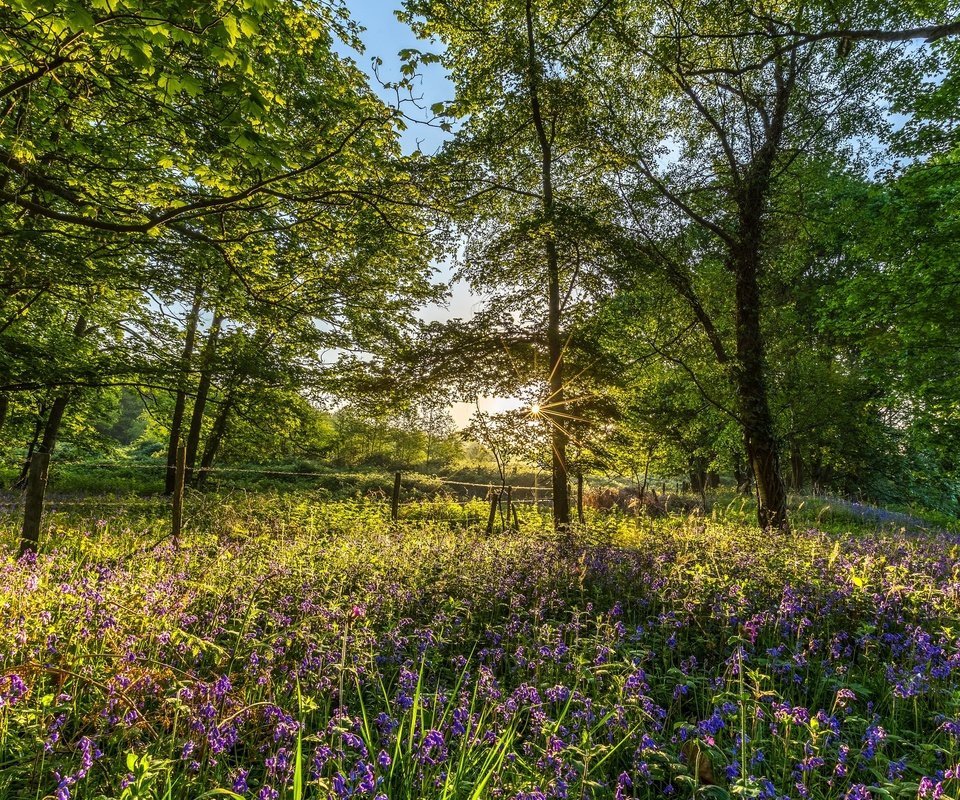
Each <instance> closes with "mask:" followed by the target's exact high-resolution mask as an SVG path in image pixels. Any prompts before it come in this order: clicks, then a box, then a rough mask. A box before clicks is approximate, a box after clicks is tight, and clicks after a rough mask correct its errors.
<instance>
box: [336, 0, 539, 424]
mask: <svg viewBox="0 0 960 800" xmlns="http://www.w3.org/2000/svg"><path fill="white" fill-rule="evenodd" d="M346 3H347V8H349V9H350V14H351V16H352V17H353V18H354V19H355V20H356V21H357V22H359V23H360V24H361V25H362V26H363V27H364V28H366V30H365V31H364V32H363V34H362V35H361V38H362V39H363V43H364V45H365V47H366V50H365V52H364V53H363V54H362V55H356V54H353V57H354V58H355V59H356V61H357V64H358V65H359V66H360V67H362V68H363V69H365V70H366V71H367V72H371V59H372V58H374V57H379V58H381V59H382V60H383V66H382V67H380V68H379V73H380V78H381V80H384V81H391V80H397V79H398V78H399V77H400V64H401V61H400V58H399V57H398V55H397V53H398V52H399V51H400V50H402V49H404V48H416V49H418V50H423V51H434V52H435V51H436V49H437V47H438V45H436V44H430V43H429V42H423V41H420V40H419V39H417V37H416V36H414V35H413V32H412V31H411V30H410V29H409V28H408V27H407V26H406V25H404V24H403V23H401V22H400V21H398V20H397V18H396V16H395V15H394V13H393V12H394V9H396V8H398V7H399V5H400V0H346ZM421 73H422V74H421V76H420V77H419V79H418V94H420V95H421V97H420V101H419V104H420V105H421V106H423V107H424V108H425V109H429V107H430V105H431V104H433V103H436V102H439V101H441V100H451V99H453V84H452V83H451V82H450V81H449V80H448V79H447V77H446V73H445V71H444V70H443V68H442V67H440V66H439V65H436V64H432V65H429V66H427V67H423V68H422V69H421ZM372 85H373V87H374V88H375V89H376V88H377V83H376V81H373V82H372ZM381 95H382V96H383V98H384V100H386V101H387V102H390V103H392V102H395V100H396V94H395V93H389V92H383V91H381ZM408 113H409V114H410V115H411V116H412V115H413V110H412V109H411V110H410V111H409V112H408ZM423 113H424V116H427V117H428V116H429V111H426V112H423ZM447 135H448V134H445V133H443V132H442V131H441V130H439V129H438V128H433V127H429V126H426V125H416V124H411V125H410V127H409V128H408V130H406V131H405V132H404V134H403V138H402V142H403V147H404V150H405V151H407V152H412V151H413V150H415V149H416V148H417V147H419V148H420V150H422V151H423V152H424V153H433V152H435V151H436V150H437V148H439V147H440V145H441V144H442V143H443V140H444V138H445V137H446V136H447ZM438 277H439V278H441V279H449V277H450V273H449V270H448V269H445V268H442V267H441V268H440V274H439V276H438ZM480 303H482V298H480V297H477V296H475V295H472V294H471V293H470V290H469V288H468V287H467V286H466V285H465V284H463V283H458V284H455V285H454V286H453V287H452V292H451V297H450V301H449V304H448V305H447V307H445V308H444V307H439V306H429V307H427V308H425V309H424V310H423V312H422V317H423V318H424V319H427V320H447V319H452V318H457V317H459V318H461V319H464V318H468V317H470V316H472V314H473V311H474V308H475V307H479V304H480ZM479 404H480V407H481V408H482V409H483V410H484V411H494V412H496V411H504V410H506V409H508V408H515V407H517V406H518V405H520V403H519V401H518V400H516V399H514V398H503V397H481V398H479ZM475 408H476V406H475V405H474V404H472V403H454V404H453V405H452V407H451V408H450V412H451V414H452V415H453V418H454V421H455V422H456V424H457V425H458V426H463V425H465V424H466V423H467V421H468V420H469V418H470V415H471V414H472V413H473V411H474V410H475Z"/></svg>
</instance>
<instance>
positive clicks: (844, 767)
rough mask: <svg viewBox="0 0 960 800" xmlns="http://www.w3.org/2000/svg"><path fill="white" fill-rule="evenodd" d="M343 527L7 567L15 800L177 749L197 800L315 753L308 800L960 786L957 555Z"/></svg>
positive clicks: (285, 774) (375, 517)
mask: <svg viewBox="0 0 960 800" xmlns="http://www.w3.org/2000/svg"><path fill="white" fill-rule="evenodd" d="M335 512H336V513H335ZM321 513H322V514H326V515H327V517H326V518H325V519H326V521H325V522H324V523H323V526H324V527H323V535H322V536H318V537H315V538H310V537H309V536H305V538H304V539H303V540H302V541H298V540H297V539H296V537H294V538H292V539H291V540H290V541H289V542H284V543H281V544H278V543H277V541H276V538H275V537H274V536H273V535H272V529H271V528H269V526H267V525H266V524H265V519H264V518H263V517H264V515H262V514H254V513H253V511H251V516H250V517H249V518H248V519H247V520H246V521H245V523H244V526H245V527H244V529H245V530H247V531H252V533H250V534H249V535H247V536H245V537H242V538H236V537H230V536H227V535H224V536H223V537H222V538H221V540H220V541H219V542H217V543H216V546H212V545H210V544H209V542H207V543H206V544H205V543H204V540H203V539H202V537H198V540H197V543H196V546H195V547H194V546H191V547H184V548H183V549H182V550H177V549H175V548H173V547H172V546H170V545H162V546H161V547H160V548H159V549H157V550H154V551H151V552H150V554H149V557H148V556H147V555H146V554H144V557H142V558H139V559H137V558H134V559H130V560H126V561H124V560H119V559H115V558H109V557H107V556H106V554H105V555H104V557H103V559H102V560H98V559H97V558H93V557H90V554H89V553H86V551H84V552H85V553H86V554H85V555H84V558H83V559H82V560H80V559H78V558H77V557H76V553H73V552H72V551H69V550H64V551H62V552H59V553H54V554H52V555H50V556H41V557H39V558H37V559H31V560H26V561H22V562H19V563H17V562H16V561H14V560H13V559H12V557H8V558H7V561H6V562H5V563H3V564H2V566H0V587H2V592H3V595H2V600H3V602H0V622H2V623H3V625H2V626H0V630H2V631H3V632H2V633H0V636H2V639H0V725H2V726H5V727H4V728H3V734H4V736H5V739H4V741H6V742H11V741H13V742H16V743H17V744H16V747H17V748H19V752H18V754H17V759H18V761H17V763H20V764H23V765H24V766H23V768H22V770H21V771H20V772H19V773H16V774H14V775H13V776H12V777H10V778H8V780H10V781H12V783H11V784H10V785H11V786H12V789H11V790H10V791H12V792H13V795H11V796H16V793H17V792H18V791H20V790H21V789H24V790H25V787H27V786H28V785H29V781H31V780H34V777H33V776H34V775H35V774H39V773H37V770H41V771H45V772H43V777H42V780H43V786H42V787H41V791H42V792H45V793H47V794H50V795H53V796H54V797H56V798H57V800H67V799H68V798H83V797H94V796H96V795H97V794H106V795H108V796H109V795H110V793H111V792H115V791H116V788H115V787H117V786H120V785H121V782H123V781H128V782H129V780H130V778H129V777H128V776H127V773H126V770H125V769H122V768H121V767H120V766H117V765H121V764H123V763H124V758H125V755H126V754H127V753H131V752H133V753H149V754H151V755H152V756H153V757H154V758H157V759H165V758H167V756H168V754H169V753H171V752H172V753H174V754H175V755H176V756H177V757H176V758H175V759H174V760H173V763H172V765H171V769H172V770H173V771H174V774H175V775H176V778H177V780H179V781H181V782H182V783H181V785H183V786H189V787H190V790H189V791H190V793H193V794H202V793H203V792H204V791H209V790H211V789H214V788H218V787H230V788H232V791H234V792H237V793H238V794H241V795H243V796H245V797H251V798H252V797H256V798H260V799H261V800H275V799H276V798H278V797H280V796H281V795H284V794H285V793H289V791H288V790H289V787H290V786H291V785H292V782H293V780H294V771H295V763H296V755H295V754H296V752H297V748H298V747H301V748H302V751H303V759H302V760H303V774H302V776H301V777H302V778H303V780H304V781H305V784H306V787H307V792H308V796H318V797H328V796H329V797H334V798H348V797H349V798H370V799H371V800H376V798H385V797H407V796H432V795H433V794H437V793H439V792H440V791H441V788H440V787H443V786H446V785H448V784H450V783H451V782H453V783H455V782H456V781H458V780H464V781H466V782H467V783H469V781H470V780H476V779H477V771H479V770H482V769H483V765H484V764H488V765H489V764H498V765H499V766H498V768H497V769H496V770H495V771H494V772H491V774H490V775H489V776H488V778H487V779H488V781H489V785H488V786H489V794H490V796H491V797H495V798H530V800H533V798H536V799H537V800H539V798H544V800H546V799H547V798H568V797H579V796H582V795H584V793H585V792H586V793H588V794H589V795H590V796H596V797H598V798H614V799H615V800H620V798H628V797H651V798H652V797H663V796H666V797H686V796H689V791H690V790H689V785H690V784H689V783H688V782H685V781H682V780H678V779H677V776H678V775H687V776H689V775H690V774H691V771H692V769H693V765H692V764H691V763H690V760H689V758H687V756H686V753H688V752H690V751H689V750H685V749H684V748H689V747H690V746H691V743H695V744H696V747H697V748H699V751H700V752H702V753H703V754H704V757H705V758H707V759H708V761H709V764H710V766H711V768H712V775H713V778H712V780H715V781H716V782H718V783H720V784H722V785H723V786H724V787H726V788H728V789H730V788H731V787H734V786H740V787H742V788H743V790H744V793H745V794H747V795H753V796H757V797H760V798H765V800H781V799H782V798H784V797H811V798H817V799H819V798H831V799H832V798H842V799H843V800H863V799H864V798H868V797H870V796H871V791H870V789H869V788H868V787H870V786H871V785H876V784H877V782H882V781H883V780H886V781H887V783H888V784H890V785H895V784H897V783H898V782H902V781H904V780H908V779H910V777H911V776H916V775H919V774H920V772H919V771H922V772H923V774H922V775H921V776H920V777H919V778H916V780H918V782H919V791H918V797H922V798H926V797H930V798H934V799H935V800H936V798H939V797H941V796H943V795H944V794H945V793H946V792H947V791H948V789H951V784H950V781H954V780H956V768H955V767H949V768H947V764H948V763H949V762H948V761H947V757H948V753H950V752H954V751H955V748H956V741H957V739H958V738H960V723H958V722H957V719H958V718H960V708H958V707H957V706H956V705H955V704H956V700H955V698H956V697H957V696H958V695H957V690H958V688H960V680H958V677H960V649H958V643H957V641H956V638H955V637H953V636H951V635H950V634H948V633H946V631H949V630H952V629H957V628H958V627H960V612H958V603H960V585H958V584H957V578H956V576H957V575H958V574H960V572H958V564H957V560H956V556H955V555H951V554H955V553H956V547H955V545H956V544H957V542H956V541H954V539H953V538H951V537H950V536H949V535H947V534H943V535H935V534H924V535H914V534H909V533H905V532H904V533H894V532H885V533H883V534H875V535H864V536H859V537H851V538H849V539H842V540H834V539H832V538H830V537H828V536H826V535H824V534H822V533H820V532H818V531H798V532H796V533H795V534H793V536H794V539H793V540H792V542H791V546H790V547H789V548H783V547H782V546H781V545H780V544H778V543H777V542H776V541H774V540H771V538H770V537H762V536H757V535H751V534H750V533H749V532H744V531H740V530H738V531H736V534H735V535H734V534H733V533H731V532H730V531H725V530H724V529H723V528H721V527H711V525H707V526H699V527H691V528H686V529H680V528H669V527H668V528H665V529H664V530H662V531H660V532H659V533H658V535H657V537H655V538H653V539H647V538H645V539H643V540H642V541H638V540H636V539H635V538H632V537H634V536H636V534H635V533H634V532H633V530H632V529H625V530H624V531H623V532H622V533H621V534H619V535H618V537H617V538H614V539H613V540H612V541H606V542H605V543H603V544H591V543H588V542H583V543H580V544H577V543H572V544H571V543H563V544H561V543H558V542H556V541H555V540H553V539H551V538H550V537H548V536H540V535H533V534H531V535H528V536H515V535H512V536H503V537H498V536H494V537H491V538H484V537H479V536H471V535H464V534H462V533H460V532H456V531H451V530H449V529H444V528H439V527H430V526H429V525H428V524H424V525H423V526H421V527H419V528H416V527H406V528H405V527H391V526H387V525H384V524H382V523H383V521H382V518H381V517H380V516H379V511H378V510H377V509H376V508H373V509H372V510H371V509H370V508H368V507H365V506H357V507H352V506H344V507H342V508H340V509H339V510H337V509H335V508H334V507H332V506H331V507H324V508H323V510H322V511H321ZM217 524H221V525H223V524H225V523H224V522H223V521H222V520H221V522H220V523H217ZM123 529H124V526H123V525H119V524H113V523H112V522H111V524H109V525H107V526H104V528H103V533H102V538H103V540H108V539H109V537H111V536H114V535H120V534H119V533H115V532H119V531H123ZM221 532H223V531H221ZM84 547H89V545H88V544H84ZM835 551H836V552H835ZM78 552H79V551H78ZM831 553H833V554H834V555H832V556H831ZM304 564H310V565H311V567H310V569H304V568H303V565H304ZM704 567H706V568H704ZM200 576H203V580H200V579H199V577H200ZM851 576H855V577H856V579H857V580H856V581H853V580H852V578H851ZM121 609H122V613H121ZM105 653H106V654H109V655H110V657H109V658H107V657H102V654H105ZM744 686H746V687H747V688H746V689H745V688H744ZM869 698H891V699H892V700H891V701H890V702H884V703H877V705H876V706H872V705H871V704H870V701H869ZM904 700H908V701H909V709H908V708H907V703H904V702H902V701H904ZM171 720H176V723H175V724H173V723H172V722H171ZM887 731H896V733H897V735H896V736H891V735H888V733H887ZM931 731H933V733H932V734H931ZM101 750H103V751H104V752H105V753H106V755H104V754H103V753H102V752H101ZM587 754H590V755H589V756H587ZM98 761H99V762H100V763H101V764H102V765H105V766H104V768H103V769H97V770H93V769H92V765H93V764H94V763H95V762H98ZM108 762H109V766H106V765H107V764H108ZM461 764H466V765H467V767H466V768H467V769H468V770H471V769H472V770H474V774H473V776H472V777H470V776H460V775H458V773H457V772H456V771H457V770H458V769H461V767H460V766H459V765H461ZM41 765H42V766H41ZM598 765H599V766H598ZM113 773H115V778H116V779H115V780H114V777H113ZM111 781H112V782H111ZM128 785H129V783H128ZM952 788H956V786H955V785H953V787H952Z"/></svg>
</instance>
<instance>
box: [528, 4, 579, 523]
mask: <svg viewBox="0 0 960 800" xmlns="http://www.w3.org/2000/svg"><path fill="white" fill-rule="evenodd" d="M526 22H527V79H528V88H529V92H530V111H531V114H532V117H533V125H534V128H535V129H536V133H537V143H538V145H539V147H540V175H541V190H542V195H541V200H542V204H543V214H544V220H545V222H546V224H547V228H546V229H545V236H544V242H543V246H544V255H545V256H546V262H547V293H548V298H547V301H548V306H549V308H548V312H547V353H548V357H549V362H550V376H549V381H548V382H549V388H550V396H549V398H548V400H547V403H545V404H544V406H546V413H545V414H544V416H545V417H546V418H547V420H549V422H550V445H551V449H552V451H553V453H552V477H553V524H554V527H555V528H558V529H559V528H566V527H568V526H569V525H570V493H569V487H568V483H569V481H568V469H567V429H566V419H567V407H566V400H565V397H564V385H563V379H564V373H563V366H564V365H563V351H564V346H563V336H562V334H561V325H560V323H561V314H562V311H563V309H562V305H561V300H560V258H559V255H558V253H557V242H556V239H555V237H554V233H553V230H552V228H551V227H550V226H551V225H552V223H553V222H554V218H555V215H556V202H555V200H554V196H553V145H552V143H551V141H550V137H549V136H548V135H547V129H546V125H545V124H544V120H543V113H542V111H541V108H540V67H539V64H538V63H537V55H536V40H535V38H534V30H533V6H532V0H527V2H526Z"/></svg>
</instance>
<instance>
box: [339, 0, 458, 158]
mask: <svg viewBox="0 0 960 800" xmlns="http://www.w3.org/2000/svg"><path fill="white" fill-rule="evenodd" d="M399 6H400V0H347V8H349V9H350V14H351V16H352V17H353V18H354V19H355V20H356V21H357V22H359V23H360V24H361V25H362V26H363V27H364V28H366V30H365V31H364V32H363V34H362V36H361V38H362V39H363V43H364V45H365V46H366V52H364V53H363V54H362V55H359V56H354V57H355V58H356V60H357V63H358V64H359V66H361V67H362V68H363V69H365V70H366V71H367V72H371V74H372V70H371V59H372V58H373V57H375V56H376V57H379V58H381V59H383V66H382V67H380V68H379V73H380V78H381V79H382V80H384V81H395V80H397V79H399V77H400V59H399V57H398V56H397V53H398V52H399V51H400V50H402V49H405V48H415V49H417V50H423V51H431V50H436V48H437V47H438V45H436V44H430V43H429V42H423V41H421V40H419V39H417V37H416V36H414V35H413V31H411V30H410V28H408V27H407V26H406V25H404V24H403V23H402V22H400V21H399V20H397V18H396V15H395V14H394V10H395V9H397V8H398V7H399ZM417 83H418V89H417V94H419V95H420V98H419V104H420V105H421V106H423V107H424V108H426V109H429V107H430V105H431V104H433V103H436V102H439V101H441V100H451V99H452V98H453V84H452V83H450V81H449V80H448V79H447V77H446V72H445V70H444V69H443V68H442V67H441V66H439V65H438V64H431V65H428V66H426V67H421V75H420V77H419V78H418V79H417ZM373 86H374V88H375V89H377V88H378V86H377V83H376V81H375V80H374V81H373ZM381 95H382V96H383V98H384V99H385V100H386V101H387V102H390V103H394V102H395V101H396V94H395V93H393V92H384V91H381ZM405 110H406V112H407V113H408V114H409V115H410V116H414V115H416V114H417V113H418V112H417V111H416V109H414V108H413V107H411V106H410V105H407V106H406V108H405ZM422 115H423V116H429V112H423V114H422ZM445 136H446V134H444V133H443V131H441V130H439V129H438V128H435V127H430V126H427V125H416V124H412V125H411V126H410V128H409V129H408V130H407V131H405V132H404V135H403V146H404V149H405V150H407V151H413V150H415V149H416V148H417V147H418V146H419V148H420V149H421V150H422V151H423V152H425V153H433V152H434V151H436V149H437V148H438V147H439V146H440V145H441V144H442V143H443V140H444V138H445Z"/></svg>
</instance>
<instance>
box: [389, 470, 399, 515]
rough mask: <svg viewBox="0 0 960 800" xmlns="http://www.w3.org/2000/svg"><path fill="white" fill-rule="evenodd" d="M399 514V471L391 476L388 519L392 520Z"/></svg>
mask: <svg viewBox="0 0 960 800" xmlns="http://www.w3.org/2000/svg"><path fill="white" fill-rule="evenodd" d="M399 516H400V473H399V472H397V473H396V474H394V476H393V498H392V500H391V502H390V519H392V520H393V521H394V522H396V521H397V518H398V517H399Z"/></svg>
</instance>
